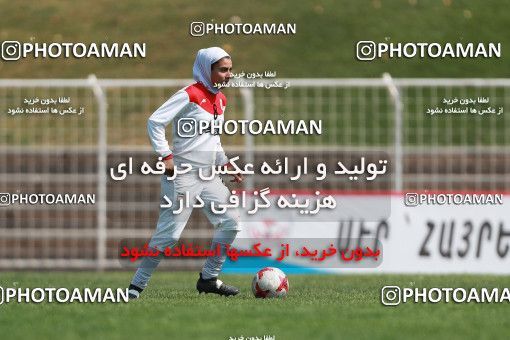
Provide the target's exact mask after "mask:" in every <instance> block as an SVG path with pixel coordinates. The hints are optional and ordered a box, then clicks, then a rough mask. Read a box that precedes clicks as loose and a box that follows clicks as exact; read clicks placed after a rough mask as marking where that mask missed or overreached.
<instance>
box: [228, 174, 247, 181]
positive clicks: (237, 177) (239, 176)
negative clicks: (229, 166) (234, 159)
mask: <svg viewBox="0 0 510 340" xmlns="http://www.w3.org/2000/svg"><path fill="white" fill-rule="evenodd" d="M231 176H232V177H233V179H232V180H231V181H230V182H232V183H241V182H242V181H243V180H244V177H243V175H241V174H235V175H231Z"/></svg>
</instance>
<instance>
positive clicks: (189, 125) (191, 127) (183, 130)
mask: <svg viewBox="0 0 510 340" xmlns="http://www.w3.org/2000/svg"><path fill="white" fill-rule="evenodd" d="M197 133H198V129H197V121H196V120H195V119H193V118H181V119H179V120H178V121H177V134H178V135H179V137H182V138H191V137H195V136H196V135H197Z"/></svg>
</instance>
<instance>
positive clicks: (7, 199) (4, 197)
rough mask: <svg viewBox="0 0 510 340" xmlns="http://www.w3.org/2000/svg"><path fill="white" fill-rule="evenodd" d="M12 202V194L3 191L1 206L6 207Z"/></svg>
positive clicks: (0, 195)
mask: <svg viewBox="0 0 510 340" xmlns="http://www.w3.org/2000/svg"><path fill="white" fill-rule="evenodd" d="M10 204H11V194H8V193H5V192H1V193H0V207H6V206H8V205H10Z"/></svg>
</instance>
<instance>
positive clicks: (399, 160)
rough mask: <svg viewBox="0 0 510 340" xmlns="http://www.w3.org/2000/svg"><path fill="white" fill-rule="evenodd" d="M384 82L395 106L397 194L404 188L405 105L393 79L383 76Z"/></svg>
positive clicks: (385, 74)
mask: <svg viewBox="0 0 510 340" xmlns="http://www.w3.org/2000/svg"><path fill="white" fill-rule="evenodd" d="M383 80H384V83H385V84H386V86H387V88H388V91H389V93H390V96H391V98H392V99H393V103H394V105H395V186H394V190H395V191H396V192H401V191H402V188H403V168H404V165H403V149H402V148H403V147H402V111H403V104H402V98H401V96H400V91H399V90H398V87H397V86H396V85H395V82H394V81H393V78H392V77H391V75H390V74H389V73H384V74H383Z"/></svg>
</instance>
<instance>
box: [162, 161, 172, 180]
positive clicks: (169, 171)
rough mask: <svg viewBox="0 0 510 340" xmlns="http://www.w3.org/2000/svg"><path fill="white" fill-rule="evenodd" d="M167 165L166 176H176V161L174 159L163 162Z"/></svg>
mask: <svg viewBox="0 0 510 340" xmlns="http://www.w3.org/2000/svg"><path fill="white" fill-rule="evenodd" d="M163 163H165V175H167V176H173V175H174V160H173V159H172V158H170V159H165V160H164V161H163Z"/></svg>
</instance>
